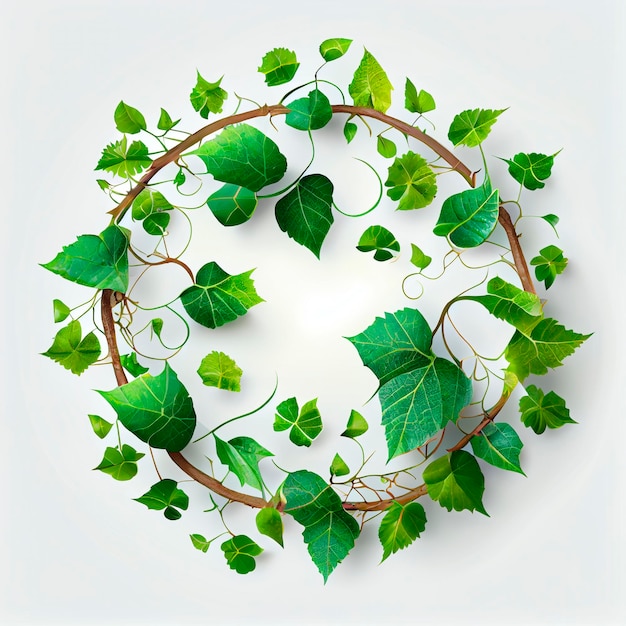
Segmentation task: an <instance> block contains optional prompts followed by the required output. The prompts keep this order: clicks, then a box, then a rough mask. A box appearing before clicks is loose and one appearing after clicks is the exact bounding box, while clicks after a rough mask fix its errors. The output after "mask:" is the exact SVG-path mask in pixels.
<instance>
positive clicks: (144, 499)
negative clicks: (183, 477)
mask: <svg viewBox="0 0 626 626" xmlns="http://www.w3.org/2000/svg"><path fill="white" fill-rule="evenodd" d="M134 500H135V501H136V502H140V503H141V504H145V505H146V506H147V507H148V508H149V509H151V510H153V511H163V515H165V517H166V518H167V519H169V520H177V519H180V518H181V512H180V510H182V511H186V510H187V507H188V506H189V496H188V495H187V494H186V493H185V492H184V491H183V490H182V489H179V488H178V483H177V482H176V481H175V480H172V479H171V478H165V479H163V480H160V481H159V482H158V483H156V484H154V485H152V487H150V489H149V490H148V491H147V492H146V493H144V494H143V496H141V497H139V498H134ZM179 509H180V510H179Z"/></svg>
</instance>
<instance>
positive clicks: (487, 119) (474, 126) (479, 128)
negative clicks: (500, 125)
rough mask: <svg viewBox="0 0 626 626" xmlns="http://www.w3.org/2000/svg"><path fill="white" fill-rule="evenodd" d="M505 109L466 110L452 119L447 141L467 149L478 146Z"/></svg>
mask: <svg viewBox="0 0 626 626" xmlns="http://www.w3.org/2000/svg"><path fill="white" fill-rule="evenodd" d="M505 111H506V109H498V110H491V109H468V110H467V111H463V112H462V113H459V114H458V115H456V116H455V117H454V119H453V120H452V124H451V125H450V130H449V131H448V139H449V140H450V141H451V142H452V143H453V144H454V145H455V146H459V145H464V146H468V147H469V148H473V147H475V146H478V145H480V144H481V143H482V142H483V141H485V139H487V136H488V135H489V133H490V132H491V127H492V126H493V125H494V124H495V122H496V120H497V119H498V116H499V115H501V114H502V113H504V112H505Z"/></svg>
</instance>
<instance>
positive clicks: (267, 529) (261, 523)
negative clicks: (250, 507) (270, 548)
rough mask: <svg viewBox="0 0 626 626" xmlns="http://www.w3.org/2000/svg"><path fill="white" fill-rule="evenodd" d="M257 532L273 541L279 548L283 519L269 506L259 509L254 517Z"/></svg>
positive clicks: (281, 540)
mask: <svg viewBox="0 0 626 626" xmlns="http://www.w3.org/2000/svg"><path fill="white" fill-rule="evenodd" d="M255 521H256V527H257V530H258V531H259V532H260V533H261V534H262V535H265V536H266V537H269V538H270V539H273V540H274V541H275V542H276V543H277V544H278V545H279V546H281V547H282V546H283V518H282V515H281V514H280V513H279V512H278V511H277V510H276V509H275V508H274V507H271V506H268V507H265V508H263V509H261V510H260V511H259V512H258V513H257V515H256V520H255Z"/></svg>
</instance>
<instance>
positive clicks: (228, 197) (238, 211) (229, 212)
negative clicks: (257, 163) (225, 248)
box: [206, 183, 258, 226]
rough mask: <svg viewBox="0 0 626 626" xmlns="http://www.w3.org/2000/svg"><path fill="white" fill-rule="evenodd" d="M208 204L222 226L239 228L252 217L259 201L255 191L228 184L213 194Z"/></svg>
mask: <svg viewBox="0 0 626 626" xmlns="http://www.w3.org/2000/svg"><path fill="white" fill-rule="evenodd" d="M206 203H207V205H208V206H209V209H211V211H212V213H213V215H215V217H216V218H217V221H218V222H219V223H220V224H222V226H238V225H239V224H243V223H244V222H247V221H248V220H249V219H250V218H251V217H252V214H253V213H254V210H255V209H256V206H257V203H258V200H257V197H256V194H255V193H254V191H250V190H249V189H246V188H245V187H240V186H239V185H232V184H230V183H227V184H226V185H223V186H222V187H220V188H219V189H218V190H217V191H216V192H215V193H213V194H211V195H210V196H209V199H208V200H207V201H206Z"/></svg>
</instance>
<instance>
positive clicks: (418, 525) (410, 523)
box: [378, 502, 426, 562]
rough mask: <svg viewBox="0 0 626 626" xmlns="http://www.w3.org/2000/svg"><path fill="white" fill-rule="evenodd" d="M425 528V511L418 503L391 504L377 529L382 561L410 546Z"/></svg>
mask: <svg viewBox="0 0 626 626" xmlns="http://www.w3.org/2000/svg"><path fill="white" fill-rule="evenodd" d="M425 528H426V511H424V507H423V506H422V505H421V504H420V503H419V502H409V503H408V504H404V505H402V504H400V503H399V502H393V503H392V504H391V506H390V507H389V509H387V512H386V513H385V516H384V517H383V519H382V521H381V523H380V527H379V529H378V538H379V539H380V543H381V544H382V546H383V558H382V560H381V562H382V561H384V560H385V559H386V558H387V557H388V556H390V555H391V554H394V553H396V552H397V551H398V550H402V549H403V548H406V547H407V546H410V545H411V544H412V543H413V542H414V541H415V540H416V539H417V538H418V537H419V536H420V533H423V532H424V530H425Z"/></svg>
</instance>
